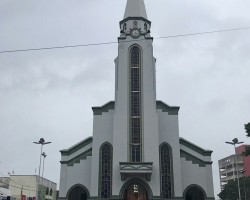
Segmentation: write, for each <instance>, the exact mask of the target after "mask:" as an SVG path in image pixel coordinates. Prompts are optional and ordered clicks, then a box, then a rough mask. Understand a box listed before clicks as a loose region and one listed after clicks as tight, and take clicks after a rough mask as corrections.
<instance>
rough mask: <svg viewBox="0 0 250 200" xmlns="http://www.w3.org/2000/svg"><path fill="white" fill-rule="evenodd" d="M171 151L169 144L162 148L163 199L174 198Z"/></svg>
mask: <svg viewBox="0 0 250 200" xmlns="http://www.w3.org/2000/svg"><path fill="white" fill-rule="evenodd" d="M171 158H172V156H171V151H170V149H169V147H168V145H167V144H163V145H162V146H161V148H160V167H161V194H162V198H171V196H172V172H171V162H172V161H171Z"/></svg>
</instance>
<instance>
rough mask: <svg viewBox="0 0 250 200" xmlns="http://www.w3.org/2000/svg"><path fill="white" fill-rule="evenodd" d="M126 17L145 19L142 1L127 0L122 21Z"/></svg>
mask: <svg viewBox="0 0 250 200" xmlns="http://www.w3.org/2000/svg"><path fill="white" fill-rule="evenodd" d="M128 17H142V18H145V19H147V13H146V9H145V4H144V1H143V0H127V6H126V10H125V14H124V19H126V18H128Z"/></svg>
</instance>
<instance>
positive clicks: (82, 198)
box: [67, 185, 89, 200]
mask: <svg viewBox="0 0 250 200" xmlns="http://www.w3.org/2000/svg"><path fill="white" fill-rule="evenodd" d="M88 196H89V193H88V191H87V189H86V188H85V187H84V186H82V185H75V186H73V187H71V188H70V189H69V192H68V195H67V197H68V198H67V199H68V200H87V199H88Z"/></svg>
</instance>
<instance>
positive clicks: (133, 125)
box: [130, 46, 141, 162]
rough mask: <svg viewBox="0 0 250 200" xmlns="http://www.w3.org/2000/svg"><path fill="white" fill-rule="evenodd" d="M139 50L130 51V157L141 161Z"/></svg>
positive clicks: (132, 49)
mask: <svg viewBox="0 0 250 200" xmlns="http://www.w3.org/2000/svg"><path fill="white" fill-rule="evenodd" d="M140 59H141V51H140V49H139V48H138V47H137V46H134V47H132V48H131V51H130V157H131V161H132V162H141V66H140V65H141V61H140Z"/></svg>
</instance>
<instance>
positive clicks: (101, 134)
mask: <svg viewBox="0 0 250 200" xmlns="http://www.w3.org/2000/svg"><path fill="white" fill-rule="evenodd" d="M112 136H113V110H109V111H108V112H103V113H102V114H101V115H94V122H93V147H92V162H91V177H90V179H89V180H88V181H91V183H90V191H89V192H90V195H91V196H92V197H97V196H98V195H99V191H98V189H99V188H98V185H99V155H100V147H101V145H102V144H103V143H105V142H108V143H110V144H111V145H112V144H113V137H112Z"/></svg>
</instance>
